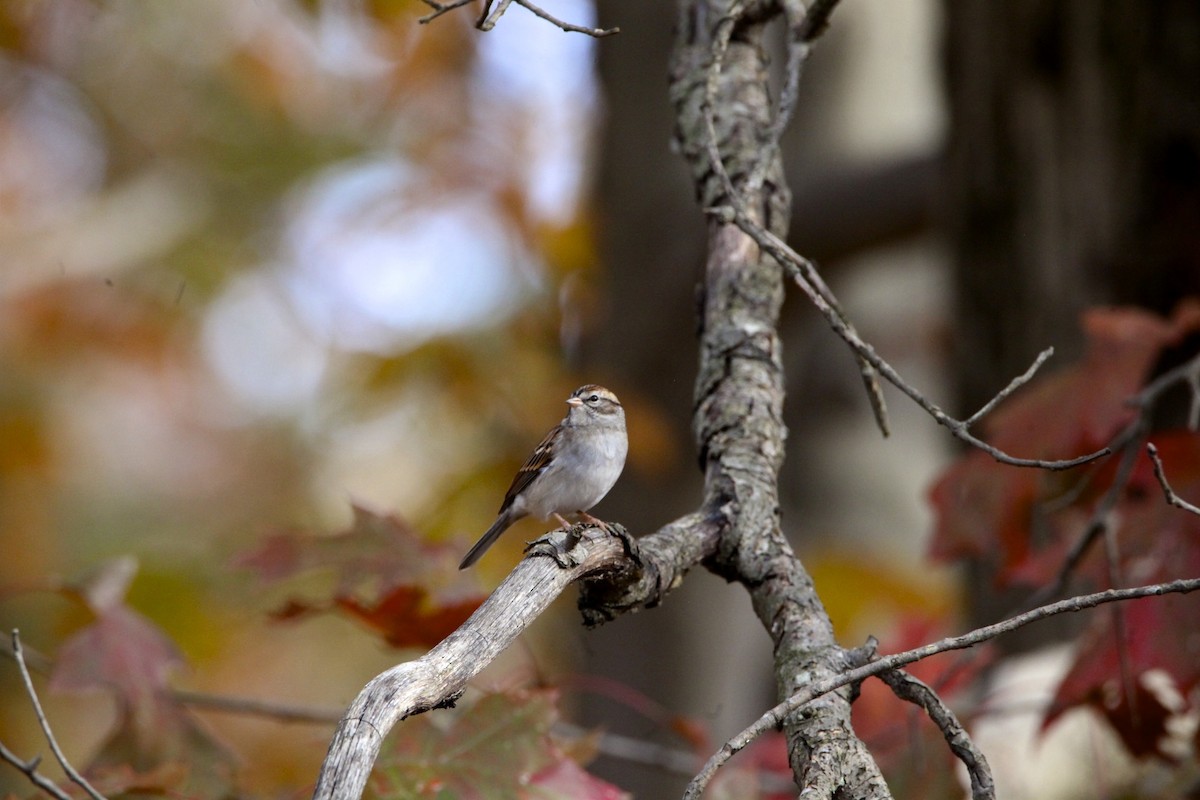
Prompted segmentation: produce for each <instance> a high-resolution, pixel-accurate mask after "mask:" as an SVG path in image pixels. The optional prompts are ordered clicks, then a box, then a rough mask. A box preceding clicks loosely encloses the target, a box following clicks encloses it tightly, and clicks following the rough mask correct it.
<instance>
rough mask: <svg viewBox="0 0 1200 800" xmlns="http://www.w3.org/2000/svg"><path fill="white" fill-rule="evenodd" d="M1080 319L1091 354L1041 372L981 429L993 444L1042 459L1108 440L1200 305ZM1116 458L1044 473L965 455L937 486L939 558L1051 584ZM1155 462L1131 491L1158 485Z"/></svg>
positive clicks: (1002, 580)
mask: <svg viewBox="0 0 1200 800" xmlns="http://www.w3.org/2000/svg"><path fill="white" fill-rule="evenodd" d="M1083 326H1084V331H1085V334H1086V336H1087V351H1086V354H1085V357H1084V359H1083V360H1082V361H1081V362H1080V363H1079V364H1075V365H1072V366H1070V367H1067V368H1065V369H1062V370H1060V371H1059V372H1057V373H1055V374H1053V375H1050V376H1047V377H1044V378H1041V379H1038V380H1035V381H1034V382H1033V383H1031V384H1030V385H1029V386H1026V387H1024V388H1023V389H1021V390H1020V391H1019V392H1018V393H1017V394H1016V395H1015V396H1014V397H1013V398H1011V399H1010V400H1009V401H1008V402H1007V403H1005V404H1002V405H1001V407H1000V408H999V409H997V410H996V411H995V412H994V413H993V414H992V415H991V416H990V417H989V418H986V419H985V420H984V421H983V423H982V427H983V429H984V431H985V432H986V435H987V436H986V438H987V439H988V440H989V441H990V442H992V443H993V444H995V445H996V446H997V447H999V448H1001V449H1002V450H1005V451H1006V452H1010V453H1013V454H1016V455H1020V456H1023V457H1031V458H1043V459H1061V458H1070V457H1073V456H1077V455H1081V454H1083V453H1086V452H1092V451H1095V450H1097V449H1099V448H1101V447H1103V446H1104V445H1106V444H1107V443H1108V442H1109V441H1111V439H1112V438H1113V437H1114V436H1115V435H1116V434H1117V433H1118V432H1119V431H1120V430H1121V429H1122V427H1123V426H1125V425H1126V424H1128V422H1129V421H1130V420H1131V418H1132V415H1133V413H1134V409H1133V408H1132V407H1130V406H1129V404H1128V400H1129V399H1130V398H1131V397H1133V396H1134V395H1135V394H1136V393H1137V392H1138V391H1139V389H1140V388H1141V387H1142V386H1143V385H1144V384H1145V382H1146V380H1147V379H1148V377H1149V374H1150V370H1151V369H1152V368H1153V367H1154V365H1155V363H1156V361H1157V360H1158V359H1159V357H1160V356H1161V354H1162V352H1163V350H1164V348H1166V347H1169V346H1171V345H1174V344H1176V343H1178V342H1179V341H1180V340H1181V339H1182V338H1183V337H1184V336H1186V335H1188V334H1190V333H1194V332H1195V331H1196V330H1197V329H1198V328H1200V306H1198V305H1197V303H1195V302H1192V301H1188V302H1184V303H1182V304H1180V307H1179V308H1178V309H1177V310H1176V312H1175V313H1174V314H1173V315H1172V317H1171V318H1170V319H1163V318H1160V317H1157V316H1155V315H1153V314H1150V313H1149V312H1146V311H1142V310H1139V309H1093V310H1091V311H1089V312H1087V313H1085V314H1084V317H1083ZM1156 441H1157V438H1156ZM1143 459H1144V457H1143ZM1176 461H1177V463H1183V462H1186V459H1180V458H1177V459H1176ZM1115 462H1116V459H1111V458H1110V459H1108V460H1106V461H1104V462H1101V463H1099V464H1098V465H1094V466H1091V467H1088V468H1084V469H1082V470H1073V471H1067V472H1046V471H1044V470H1033V469H1017V468H1014V467H1011V466H1008V465H1004V464H1000V463H998V462H997V461H995V460H994V459H992V458H991V457H990V456H988V455H987V454H985V453H982V452H979V451H973V452H971V453H968V454H966V455H965V456H963V457H962V458H961V459H959V460H958V461H957V462H955V463H954V464H952V465H951V466H950V467H949V468H948V469H947V470H946V471H945V472H944V473H943V474H942V476H941V477H940V478H939V479H938V481H937V482H936V483H935V484H934V486H933V487H932V489H931V490H930V502H931V504H932V506H933V508H934V511H935V513H936V524H935V528H934V535H933V538H932V542H931V545H930V552H931V555H932V557H933V558H935V559H937V560H941V561H955V560H959V559H962V558H967V557H973V558H983V559H985V560H987V561H988V562H989V563H991V564H993V565H994V566H995V567H996V570H995V580H996V583H997V584H998V585H1000V586H1007V585H1011V584H1013V583H1017V582H1020V583H1023V584H1030V585H1042V584H1044V583H1045V582H1046V581H1048V580H1050V579H1051V578H1052V577H1053V576H1054V575H1055V574H1056V573H1057V571H1058V569H1059V568H1060V567H1061V565H1062V563H1063V559H1064V557H1065V555H1066V552H1067V549H1068V548H1069V546H1070V545H1071V543H1073V542H1074V541H1075V540H1076V539H1077V538H1078V536H1079V535H1080V534H1081V532H1082V529H1083V526H1084V525H1085V524H1086V521H1087V520H1088V518H1089V516H1090V514H1091V511H1092V508H1093V507H1094V505H1095V503H1096V502H1098V500H1099V498H1100V496H1101V493H1102V492H1103V490H1104V489H1106V488H1107V487H1108V486H1109V485H1111V483H1112V479H1113V477H1114V474H1115V469H1116V463H1115ZM1191 463H1193V464H1197V463H1200V462H1191ZM1148 466H1149V462H1148V461H1143V463H1142V464H1140V465H1139V475H1140V476H1141V477H1140V479H1139V480H1138V481H1137V482H1136V483H1133V484H1131V489H1130V492H1129V493H1127V495H1128V499H1130V500H1136V499H1137V497H1138V496H1137V495H1135V494H1133V492H1136V491H1146V490H1149V489H1150V488H1151V487H1149V486H1148V485H1147V484H1146V481H1145V478H1146V477H1150V478H1151V479H1152V477H1153V476H1152V473H1149V472H1146V468H1147V467H1148ZM1197 468H1200V467H1196V466H1193V467H1192V468H1191V469H1192V470H1193V471H1194V470H1196V469H1197ZM1180 469H1185V467H1183V466H1180ZM1152 494H1156V495H1157V494H1158V492H1157V490H1154V491H1153V492H1152ZM1159 497H1161V495H1159ZM1063 499H1066V500H1068V501H1069V502H1065V503H1064V502H1062V500H1063Z"/></svg>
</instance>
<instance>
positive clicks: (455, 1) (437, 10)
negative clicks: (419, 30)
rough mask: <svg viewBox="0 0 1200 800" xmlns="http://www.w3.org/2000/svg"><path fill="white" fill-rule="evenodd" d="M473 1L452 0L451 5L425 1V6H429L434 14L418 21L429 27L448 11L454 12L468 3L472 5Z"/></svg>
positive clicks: (434, 0)
mask: <svg viewBox="0 0 1200 800" xmlns="http://www.w3.org/2000/svg"><path fill="white" fill-rule="evenodd" d="M473 1H474V0H452V2H449V3H438V2H436V0H423V2H424V3H425V5H427V6H429V7H430V8H432V9H433V13H432V14H426V15H425V16H423V17H421V18H420V19H418V20H417V22H419V23H421V24H422V25H428V24H429V23H430V22H433V21H434V20H435V19H437V18H438V17H440V16H441V15H442V14H445V13H446V12H447V11H453V10H454V9H456V8H462V7H463V6H465V5H467V4H468V3H471V2H473Z"/></svg>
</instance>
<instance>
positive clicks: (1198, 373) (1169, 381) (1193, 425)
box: [1129, 355, 1200, 432]
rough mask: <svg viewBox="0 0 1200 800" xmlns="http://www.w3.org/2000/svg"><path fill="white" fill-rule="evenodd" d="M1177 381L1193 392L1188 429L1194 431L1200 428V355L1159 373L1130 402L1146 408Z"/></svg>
mask: <svg viewBox="0 0 1200 800" xmlns="http://www.w3.org/2000/svg"><path fill="white" fill-rule="evenodd" d="M1176 383H1185V384H1187V387H1188V390H1189V391H1190V393H1191V396H1192V397H1191V403H1190V405H1189V407H1188V430H1190V431H1193V432H1194V431H1195V430H1196V429H1197V428H1200V355H1196V356H1193V357H1192V358H1191V359H1190V360H1188V361H1186V362H1184V363H1183V364H1180V365H1179V366H1178V367H1175V368H1174V369H1170V370H1167V371H1166V372H1164V373H1163V374H1162V375H1159V376H1158V377H1157V378H1155V379H1154V380H1153V381H1151V382H1150V383H1149V384H1147V385H1146V387H1145V388H1144V389H1142V390H1141V391H1140V392H1138V393H1137V395H1135V396H1134V397H1133V398H1132V399H1131V400H1130V401H1129V404H1130V405H1133V406H1137V407H1138V408H1142V409H1144V408H1145V407H1146V406H1148V405H1149V404H1150V403H1152V402H1154V401H1155V400H1157V399H1158V397H1159V395H1161V394H1162V393H1163V392H1165V391H1166V390H1167V389H1168V388H1170V387H1171V386H1172V385H1173V384H1176Z"/></svg>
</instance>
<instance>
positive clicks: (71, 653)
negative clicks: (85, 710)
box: [49, 557, 234, 797]
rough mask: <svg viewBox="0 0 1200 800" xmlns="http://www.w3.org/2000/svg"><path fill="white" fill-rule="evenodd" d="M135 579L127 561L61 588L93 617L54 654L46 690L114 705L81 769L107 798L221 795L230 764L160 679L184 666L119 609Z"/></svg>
mask: <svg viewBox="0 0 1200 800" xmlns="http://www.w3.org/2000/svg"><path fill="white" fill-rule="evenodd" d="M136 572H137V561H136V560H135V559H133V558H129V557H125V558H118V559H113V560H111V561H108V562H105V563H104V564H102V565H100V566H99V567H97V568H95V569H93V570H91V571H89V572H88V573H87V574H86V575H85V576H84V577H83V578H82V579H79V580H76V581H72V582H70V583H68V584H66V585H65V586H64V588H63V593H64V594H66V595H67V596H69V597H73V598H75V599H77V600H79V601H81V602H83V603H84V604H85V605H87V607H88V608H89V610H90V611H91V612H92V613H93V614H94V617H95V618H94V620H93V621H92V622H91V623H90V624H88V625H86V626H84V627H83V628H82V629H80V630H79V631H77V632H76V633H74V634H73V635H72V636H70V637H69V638H68V639H67V640H66V641H65V642H63V644H62V646H61V647H60V648H59V650H58V653H57V655H56V658H55V663H54V670H53V672H52V673H51V676H50V683H49V686H50V689H51V690H52V691H58V692H89V691H105V692H109V693H111V694H112V695H113V697H114V698H115V699H116V705H117V721H116V724H115V726H114V728H113V730H111V731H110V732H109V733H108V735H107V736H106V737H105V739H104V741H103V742H102V743H101V745H100V747H99V749H98V751H97V754H96V755H95V756H94V757H93V759H92V761H91V762H90V763H89V764H88V766H87V770H86V772H87V774H88V775H89V777H93V778H95V779H96V781H97V782H98V783H101V784H103V785H105V786H107V787H109V790H110V791H109V792H108V795H109V796H111V797H117V796H120V795H123V794H147V793H160V794H165V793H179V792H183V793H186V794H192V795H196V796H212V797H216V796H221V795H223V794H226V793H228V791H229V789H230V787H231V786H232V781H233V770H234V764H233V758H232V756H231V754H230V753H229V752H228V751H227V750H226V749H225V747H224V746H223V745H222V744H220V743H219V742H218V741H216V740H215V739H214V738H213V737H212V736H211V735H210V734H209V733H208V732H207V731H205V730H204V729H203V728H202V727H201V726H200V725H199V723H198V722H197V721H196V720H195V719H194V718H193V717H192V716H191V714H190V713H189V712H188V711H187V709H186V708H184V707H183V706H182V704H180V703H179V702H178V701H177V700H175V698H174V696H173V695H172V694H171V692H170V686H169V684H168V678H169V677H170V675H171V673H173V672H174V671H175V670H176V669H178V668H179V667H181V666H183V664H184V659H183V656H182V655H181V654H180V652H179V650H178V648H176V647H175V644H174V642H172V641H171V639H170V638H169V637H168V636H167V635H166V634H165V633H164V632H163V631H162V629H160V628H159V627H158V626H157V625H155V624H154V623H153V622H151V621H150V620H149V619H147V618H146V617H144V616H143V615H141V614H139V613H138V612H137V611H135V610H134V609H132V608H130V607H129V606H128V605H127V604H126V602H125V594H126V592H127V590H128V588H129V586H130V584H131V583H132V581H133V579H134V576H135V575H136Z"/></svg>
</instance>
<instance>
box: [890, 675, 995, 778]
mask: <svg viewBox="0 0 1200 800" xmlns="http://www.w3.org/2000/svg"><path fill="white" fill-rule="evenodd" d="M879 679H880V680H881V681H883V682H884V683H886V684H887V685H888V686H890V687H891V689H892V691H893V692H894V693H895V694H896V696H897V697H899V698H900V699H901V700H907V701H908V702H910V703H915V704H916V705H918V706H920V707H921V708H923V709H925V713H927V714H928V715H929V718H930V719H931V720H933V724H935V725H937V726H938V729H939V730H941V732H942V736H944V737H945V739H946V744H947V745H949V746H950V750H951V752H953V753H954V755H955V756H957V757H958V760H959V761H961V762H963V766H965V767H966V768H967V774H968V775H970V777H971V797H972V798H973V800H994V798H995V797H996V783H995V781H994V780H993V779H992V769H991V767H989V766H988V762H987V758H985V757H984V755H983V751H981V750H980V749H979V748H978V747H977V746H976V745H975V742H974V741H972V740H971V737H970V735H968V734H967V729H966V728H964V727H963V724H962V723H961V722H959V720H958V717H957V716H955V714H954V712H953V711H951V710H950V707H949V706H947V705H946V704H945V703H944V702H943V701H942V698H940V697H938V694H937V692H935V691H934V690H933V688H932V687H931V686H929V685H928V684H926V683H925V682H923V681H921V680H920V679H918V678H916V677H914V676H913V675H910V674H909V673H907V672H905V671H904V670H902V669H893V670H888V671H886V672H881V673H879Z"/></svg>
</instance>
